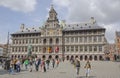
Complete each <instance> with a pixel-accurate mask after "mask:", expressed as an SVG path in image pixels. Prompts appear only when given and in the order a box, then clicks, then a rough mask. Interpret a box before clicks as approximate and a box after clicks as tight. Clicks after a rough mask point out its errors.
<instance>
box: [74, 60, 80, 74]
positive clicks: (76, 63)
mask: <svg viewBox="0 0 120 78" xmlns="http://www.w3.org/2000/svg"><path fill="white" fill-rule="evenodd" d="M75 65H76V71H77V75H79V70H80V60H79V59H78V58H76V59H75Z"/></svg>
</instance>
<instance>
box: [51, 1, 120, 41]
mask: <svg viewBox="0 0 120 78" xmlns="http://www.w3.org/2000/svg"><path fill="white" fill-rule="evenodd" d="M53 3H54V5H56V6H57V7H66V8H67V9H68V12H67V13H68V14H67V18H66V19H67V21H68V22H82V21H87V20H88V19H89V18H90V17H95V19H96V21H97V23H99V24H100V25H101V24H104V25H103V26H104V27H105V28H106V36H107V39H108V41H109V42H114V38H115V31H116V30H117V31H120V27H119V26H118V25H119V24H120V23H119V21H120V15H119V14H120V9H119V7H120V0H53Z"/></svg>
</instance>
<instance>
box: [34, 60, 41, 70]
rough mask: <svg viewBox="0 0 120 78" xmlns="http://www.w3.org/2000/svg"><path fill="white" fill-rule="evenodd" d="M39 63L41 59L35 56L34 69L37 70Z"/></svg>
mask: <svg viewBox="0 0 120 78" xmlns="http://www.w3.org/2000/svg"><path fill="white" fill-rule="evenodd" d="M40 63H41V60H40V59H38V58H37V59H36V60H35V70H36V71H38V70H39V65H40Z"/></svg>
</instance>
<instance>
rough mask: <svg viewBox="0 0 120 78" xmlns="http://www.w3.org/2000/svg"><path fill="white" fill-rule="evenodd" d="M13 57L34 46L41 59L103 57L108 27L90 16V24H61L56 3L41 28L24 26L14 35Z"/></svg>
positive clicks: (98, 58)
mask: <svg viewBox="0 0 120 78" xmlns="http://www.w3.org/2000/svg"><path fill="white" fill-rule="evenodd" d="M11 39H12V44H11V53H10V56H11V57H18V58H23V57H26V56H27V54H28V46H30V45H31V46H32V54H35V55H37V56H38V57H41V58H67V59H70V58H74V57H79V58H80V60H86V59H88V58H89V59H90V60H102V59H104V46H105V44H106V43H105V39H106V38H105V28H103V27H100V26H98V25H97V24H96V21H95V19H94V18H93V17H91V19H90V21H89V22H87V23H80V24H79V23H78V24H66V23H65V21H63V22H61V23H59V20H58V18H57V13H56V11H55V10H54V8H53V6H51V9H50V11H49V17H48V19H47V20H46V22H45V25H43V26H42V27H39V28H25V25H24V24H22V25H21V28H20V31H18V32H16V33H12V34H11Z"/></svg>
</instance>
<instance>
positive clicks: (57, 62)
mask: <svg viewBox="0 0 120 78" xmlns="http://www.w3.org/2000/svg"><path fill="white" fill-rule="evenodd" d="M56 64H57V65H56V67H58V66H59V59H57V60H56Z"/></svg>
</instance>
